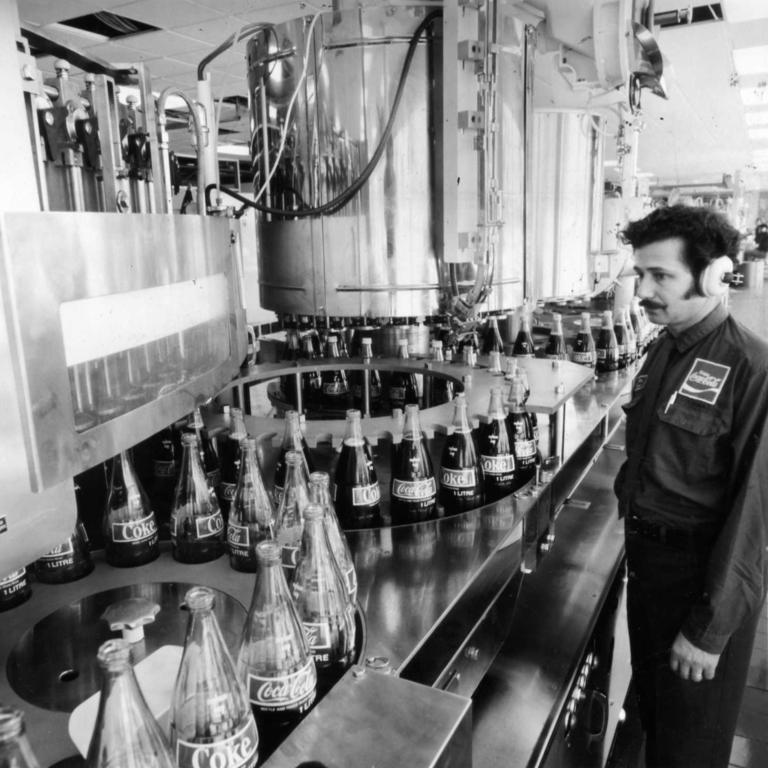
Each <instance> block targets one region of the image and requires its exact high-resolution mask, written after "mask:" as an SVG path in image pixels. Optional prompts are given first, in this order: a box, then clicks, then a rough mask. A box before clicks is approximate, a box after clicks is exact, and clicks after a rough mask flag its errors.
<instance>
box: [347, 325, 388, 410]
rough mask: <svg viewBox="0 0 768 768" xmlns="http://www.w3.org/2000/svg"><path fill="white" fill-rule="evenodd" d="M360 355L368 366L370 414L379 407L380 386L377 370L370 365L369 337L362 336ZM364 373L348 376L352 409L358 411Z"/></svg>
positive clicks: (370, 344)
mask: <svg viewBox="0 0 768 768" xmlns="http://www.w3.org/2000/svg"><path fill="white" fill-rule="evenodd" d="M360 353H361V355H362V358H363V362H364V363H365V364H366V365H368V366H369V368H368V369H367V370H368V399H369V404H370V409H371V413H375V412H376V411H378V410H379V408H380V407H381V397H382V391H383V390H382V386H381V376H379V372H378V370H377V369H376V368H375V367H373V366H372V365H371V363H372V362H373V340H372V339H371V337H370V336H364V337H363V338H362V339H361V340H360ZM363 374H364V371H353V372H352V373H351V374H350V379H351V388H352V402H353V403H354V407H355V408H357V409H358V410H360V411H362V410H363V405H364V400H363V398H364V387H365V376H364V375H363Z"/></svg>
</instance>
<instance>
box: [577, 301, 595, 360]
mask: <svg viewBox="0 0 768 768" xmlns="http://www.w3.org/2000/svg"><path fill="white" fill-rule="evenodd" d="M571 361H572V362H574V363H578V364H579V365H585V366H587V367H588V368H594V367H595V363H596V362H597V351H596V349H595V339H594V337H593V336H592V316H591V315H590V314H589V312H582V313H581V327H580V328H579V332H578V333H577V334H576V339H575V341H574V342H573V350H572V351H571Z"/></svg>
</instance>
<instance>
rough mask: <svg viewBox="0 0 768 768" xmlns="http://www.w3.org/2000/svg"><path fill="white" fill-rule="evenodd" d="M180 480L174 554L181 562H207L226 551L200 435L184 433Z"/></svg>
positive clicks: (173, 532)
mask: <svg viewBox="0 0 768 768" xmlns="http://www.w3.org/2000/svg"><path fill="white" fill-rule="evenodd" d="M181 446H182V455H181V471H180V472H179V481H178V483H177V484H176V493H175V495H174V500H173V509H172V510H171V544H172V551H173V557H174V558H175V559H176V560H178V561H179V562H180V563H205V562H208V561H209V560H215V559H216V558H217V557H220V556H221V555H223V554H224V519H223V518H222V516H221V510H220V509H219V502H218V499H217V498H216V494H215V492H214V490H213V488H211V486H210V485H209V484H208V480H207V479H206V477H205V473H204V471H203V465H202V463H201V462H200V453H199V451H198V448H197V438H196V436H195V435H193V434H184V435H182V438H181Z"/></svg>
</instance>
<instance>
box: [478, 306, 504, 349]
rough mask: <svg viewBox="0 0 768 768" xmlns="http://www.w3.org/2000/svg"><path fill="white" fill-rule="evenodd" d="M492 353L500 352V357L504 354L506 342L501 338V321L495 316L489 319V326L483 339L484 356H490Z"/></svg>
mask: <svg viewBox="0 0 768 768" xmlns="http://www.w3.org/2000/svg"><path fill="white" fill-rule="evenodd" d="M491 352H498V353H499V354H500V355H503V354H504V341H503V339H502V338H501V331H499V321H498V318H497V317H496V316H495V315H491V316H490V317H489V318H488V324H487V326H486V329H485V336H484V338H483V354H485V355H490V354H491Z"/></svg>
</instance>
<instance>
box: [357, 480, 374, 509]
mask: <svg viewBox="0 0 768 768" xmlns="http://www.w3.org/2000/svg"><path fill="white" fill-rule="evenodd" d="M380 498H381V490H380V489H379V484H378V483H372V484H371V485H356V486H354V487H353V488H352V504H353V505H354V506H356V507H370V506H372V505H373V504H378V503H379V499H380Z"/></svg>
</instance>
